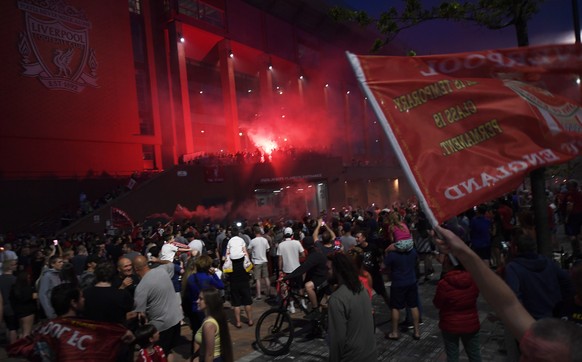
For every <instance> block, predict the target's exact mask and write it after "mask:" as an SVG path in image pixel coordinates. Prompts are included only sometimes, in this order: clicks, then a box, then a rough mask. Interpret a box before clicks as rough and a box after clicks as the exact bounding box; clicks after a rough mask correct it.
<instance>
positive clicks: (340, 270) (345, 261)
mask: <svg viewBox="0 0 582 362" xmlns="http://www.w3.org/2000/svg"><path fill="white" fill-rule="evenodd" d="M330 259H331V267H332V271H333V275H334V277H335V279H336V280H337V283H338V285H342V284H343V285H345V286H346V287H347V288H348V289H349V290H351V291H352V293H354V294H357V293H359V292H360V291H361V290H362V288H363V286H362V283H361V282H360V279H358V275H359V272H358V270H357V269H356V266H355V264H354V263H353V262H352V260H351V259H350V258H349V257H348V256H347V255H346V254H344V253H334V254H331V255H330Z"/></svg>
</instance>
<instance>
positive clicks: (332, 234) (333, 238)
mask: <svg viewBox="0 0 582 362" xmlns="http://www.w3.org/2000/svg"><path fill="white" fill-rule="evenodd" d="M323 227H324V228H326V229H327V231H329V234H330V235H331V240H335V237H336V235H335V233H334V232H333V230H332V228H330V227H329V226H327V224H324V225H323Z"/></svg>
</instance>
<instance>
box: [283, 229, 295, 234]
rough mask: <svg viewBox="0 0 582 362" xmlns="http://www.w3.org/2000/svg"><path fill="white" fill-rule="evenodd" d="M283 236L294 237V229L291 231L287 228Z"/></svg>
mask: <svg viewBox="0 0 582 362" xmlns="http://www.w3.org/2000/svg"><path fill="white" fill-rule="evenodd" d="M283 234H284V235H285V236H291V235H293V229H291V228H285V231H284V232H283Z"/></svg>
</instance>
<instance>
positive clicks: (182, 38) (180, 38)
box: [178, 33, 186, 43]
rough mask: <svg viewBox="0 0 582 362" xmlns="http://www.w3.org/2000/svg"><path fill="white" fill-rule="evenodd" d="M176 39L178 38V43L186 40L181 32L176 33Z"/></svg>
mask: <svg viewBox="0 0 582 362" xmlns="http://www.w3.org/2000/svg"><path fill="white" fill-rule="evenodd" d="M178 40H180V43H183V42H185V41H186V39H184V36H182V33H178Z"/></svg>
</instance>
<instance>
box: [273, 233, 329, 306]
mask: <svg viewBox="0 0 582 362" xmlns="http://www.w3.org/2000/svg"><path fill="white" fill-rule="evenodd" d="M303 248H305V250H307V258H306V259H305V261H304V262H303V263H302V264H301V265H300V266H299V267H297V268H296V269H295V270H293V272H292V273H290V274H287V275H286V276H285V277H284V278H283V279H284V280H287V279H297V278H300V277H301V276H302V275H303V274H305V292H306V293H307V296H308V298H309V302H310V303H311V311H310V313H309V314H310V316H313V317H315V316H317V314H318V312H319V304H318V301H317V293H316V290H317V289H318V288H319V287H320V286H322V285H323V284H324V283H326V282H327V277H328V267H327V257H326V256H325V255H323V253H322V252H321V251H319V249H318V248H316V247H315V241H314V240H313V237H311V236H306V237H305V238H304V239H303Z"/></svg>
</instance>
